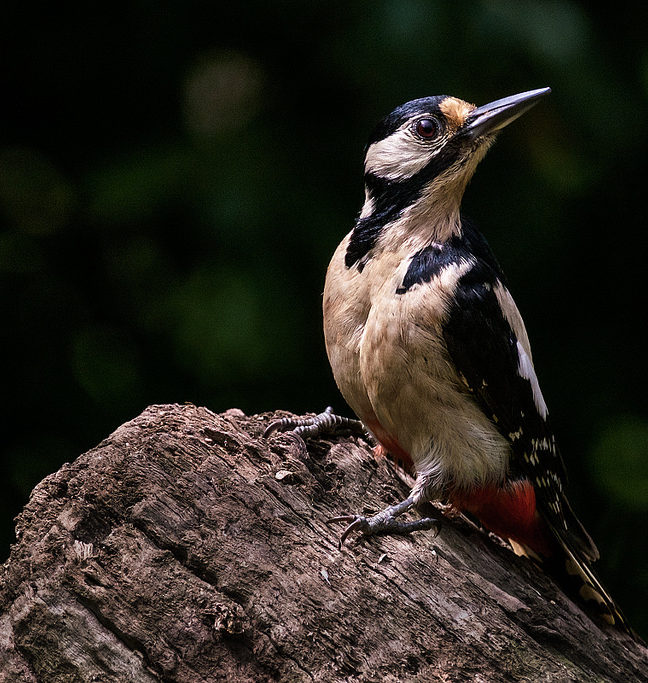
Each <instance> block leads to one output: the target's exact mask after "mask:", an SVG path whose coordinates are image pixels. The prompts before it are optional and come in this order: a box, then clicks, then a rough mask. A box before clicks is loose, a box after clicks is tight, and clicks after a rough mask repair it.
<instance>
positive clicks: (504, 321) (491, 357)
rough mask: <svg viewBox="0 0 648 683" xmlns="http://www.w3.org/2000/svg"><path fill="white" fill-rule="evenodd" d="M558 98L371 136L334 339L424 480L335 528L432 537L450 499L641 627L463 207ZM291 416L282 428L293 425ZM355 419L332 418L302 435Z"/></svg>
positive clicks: (532, 99)
mask: <svg viewBox="0 0 648 683" xmlns="http://www.w3.org/2000/svg"><path fill="white" fill-rule="evenodd" d="M550 91H551V89H550V88H540V89H536V90H530V91H527V92H522V93H519V94H516V95H512V96H510V97H504V98H503V99H498V100H496V101H493V102H491V103H489V104H486V105H484V106H479V107H477V106H475V105H473V104H470V103H469V102H466V101H464V100H462V99H459V98H457V97H453V96H447V95H440V96H431V97H423V98H419V99H415V100H412V101H409V102H407V103H405V104H403V105H401V106H399V107H397V108H396V109H394V110H393V111H392V112H391V113H390V114H389V115H388V116H386V117H385V118H384V119H383V120H382V121H381V122H380V123H379V124H378V125H377V126H376V128H375V129H374V131H373V133H372V134H371V136H370V138H369V141H368V143H367V146H366V151H365V161H364V186H365V200H364V204H363V206H362V209H361V211H360V213H359V215H358V217H357V219H356V221H355V224H354V226H353V229H352V230H351V231H350V232H349V233H348V234H347V235H346V237H345V238H344V239H343V240H342V242H341V243H340V244H339V246H338V247H337V249H336V251H335V253H334V255H333V257H332V259H331V262H330V264H329V267H328V270H327V275H326V282H325V287H324V296H323V317H324V338H325V343H326V350H327V354H328V358H329V361H330V365H331V368H332V370H333V375H334V378H335V381H336V383H337V386H338V387H339V389H340V391H341V393H342V395H343V397H344V398H345V400H346V401H347V403H348V404H349V406H350V407H351V408H352V410H353V411H354V412H355V414H356V415H357V416H358V418H359V419H360V421H361V423H362V424H363V425H364V427H365V428H366V429H367V431H368V432H369V433H370V434H371V435H372V436H373V437H374V438H375V440H376V442H377V444H378V447H377V449H378V451H380V452H388V453H390V454H391V455H392V456H393V457H394V458H396V459H397V460H398V461H399V462H401V463H402V464H403V465H404V467H405V468H406V469H408V470H410V471H412V472H413V473H414V475H415V482H414V486H413V488H412V490H411V493H410V495H409V496H408V497H407V498H406V499H405V500H403V501H402V502H400V503H398V504H396V505H392V506H390V507H388V508H386V509H385V510H382V511H381V512H379V513H377V514H376V515H373V516H371V517H367V516H364V515H356V514H350V515H344V516H340V517H336V518H334V519H333V520H331V521H337V522H346V523H348V526H347V528H346V530H345V531H344V533H343V534H342V537H341V539H340V543H343V542H344V540H345V539H346V538H347V537H348V536H349V534H351V533H352V532H361V533H363V534H366V535H371V534H377V533H409V532H411V531H416V530H420V529H426V528H428V529H429V528H432V527H433V526H434V525H435V524H436V523H437V520H435V519H434V518H423V519H415V520H411V521H403V519H402V517H401V516H402V515H403V514H404V513H405V512H407V511H409V510H410V509H412V508H414V507H416V506H418V505H420V504H421V503H423V502H426V501H443V502H447V503H450V504H451V505H452V506H453V507H454V508H455V509H457V510H459V511H460V512H462V513H464V514H465V515H468V516H469V517H471V518H473V519H476V520H478V521H479V522H480V523H481V525H482V526H483V527H485V528H486V529H488V530H489V531H492V532H494V533H495V534H497V535H498V536H500V537H502V538H505V539H508V540H509V541H510V543H511V545H512V547H513V549H514V550H515V551H516V552H517V553H518V554H524V555H527V556H530V557H532V558H534V559H536V560H542V561H545V562H550V563H553V564H554V565H555V564H556V563H558V564H560V565H561V566H562V569H563V573H564V575H565V576H568V577H572V580H574V579H575V583H576V585H577V586H578V592H579V594H580V596H581V598H583V599H584V600H586V601H591V602H593V603H594V604H595V605H596V606H597V612H598V613H600V615H601V616H602V617H603V618H604V619H605V620H606V621H607V622H608V623H611V624H614V625H616V626H617V627H619V628H620V629H621V630H625V631H626V632H629V633H632V631H631V629H630V626H629V624H628V622H627V621H626V619H625V617H624V616H623V614H622V612H621V610H620V608H619V607H618V605H617V604H616V603H615V601H614V600H613V599H612V597H611V596H610V595H609V593H608V591H607V590H606V589H605V588H604V587H603V585H602V583H601V581H600V580H599V578H598V577H597V576H596V574H595V573H594V571H593V570H592V567H591V565H592V563H594V562H595V561H596V560H597V559H598V558H599V552H598V550H597V548H596V545H595V544H594V542H593V540H592V539H591V537H590V535H589V534H588V533H587V531H586V530H585V528H584V527H583V525H582V524H581V522H580V521H579V520H578V518H577V517H576V515H575V513H574V511H573V510H572V507H571V505H570V504H569V501H568V499H567V496H566V477H567V475H566V471H565V464H564V461H563V459H562V456H561V454H560V451H559V449H558V446H557V444H556V438H555V434H554V431H553V429H552V427H551V424H550V419H549V411H548V408H547V405H546V402H545V399H544V397H543V394H542V391H541V389H540V385H539V382H538V377H537V375H536V371H535V368H534V364H533V358H532V353H531V347H530V343H529V337H528V334H527V331H526V328H525V324H524V322H523V319H522V316H521V314H520V312H519V310H518V307H517V306H516V304H515V301H514V299H513V297H512V295H511V293H510V291H509V288H508V284H507V280H506V278H505V276H504V273H503V271H502V268H501V267H500V265H499V263H498V261H497V259H496V258H495V256H494V255H493V252H492V251H491V249H490V247H489V245H488V243H487V241H486V239H485V237H484V236H483V235H482V233H481V232H480V231H479V229H478V228H477V227H476V225H475V224H474V223H473V222H472V221H471V220H468V219H467V218H465V217H464V216H463V214H462V212H461V202H462V198H463V195H464V190H465V189H466V186H467V184H468V182H469V181H470V179H471V178H472V176H473V174H474V172H475V169H476V168H477V165H478V164H479V163H480V161H481V160H482V159H483V158H484V155H485V154H486V152H487V150H488V149H489V147H490V146H491V145H492V143H493V142H494V140H495V138H496V137H497V135H498V133H499V132H500V131H501V130H502V129H503V128H504V127H506V126H508V125H509V124H510V123H512V122H513V121H514V120H516V119H517V118H518V117H520V116H521V115H522V114H524V113H525V112H527V111H528V110H529V109H530V108H531V107H533V106H534V105H536V104H537V103H538V102H539V101H540V100H541V99H542V98H544V97H546V96H547V95H548V94H549V93H550ZM280 422H283V423H285V424H282V425H279V424H278V423H275V424H273V425H271V428H269V430H268V431H271V430H272V429H276V428H281V429H285V428H287V427H288V426H289V425H288V422H289V421H287V420H284V421H280ZM341 423H345V425H346V426H348V420H347V421H345V420H344V418H340V417H338V416H335V415H334V414H333V413H332V412H331V409H330V408H329V409H327V411H325V413H323V414H320V416H319V417H318V418H316V419H315V420H310V421H309V420H306V421H304V420H302V421H301V422H300V425H298V430H297V431H299V430H301V431H302V432H304V430H306V433H307V434H308V433H314V431H315V430H317V429H318V428H319V427H326V426H329V427H330V426H332V425H340V424H341ZM292 426H293V427H294V426H295V424H294V423H293V424H292ZM343 426H344V425H343ZM308 430H311V431H310V432H309V431H308Z"/></svg>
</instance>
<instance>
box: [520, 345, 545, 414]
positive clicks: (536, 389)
mask: <svg viewBox="0 0 648 683" xmlns="http://www.w3.org/2000/svg"><path fill="white" fill-rule="evenodd" d="M517 353H518V372H519V373H520V376H521V377H524V378H525V379H528V380H529V382H530V383H531V391H532V392H533V402H534V403H535V407H536V408H537V410H538V413H539V414H540V417H542V419H543V420H546V419H547V414H548V410H547V404H546V403H545V400H544V397H543V396H542V392H541V391H540V384H539V383H538V378H537V377H536V373H535V370H534V369H533V363H532V362H531V359H530V358H529V356H528V354H527V352H526V351H525V350H524V347H523V346H522V344H521V343H520V342H519V341H518V343H517Z"/></svg>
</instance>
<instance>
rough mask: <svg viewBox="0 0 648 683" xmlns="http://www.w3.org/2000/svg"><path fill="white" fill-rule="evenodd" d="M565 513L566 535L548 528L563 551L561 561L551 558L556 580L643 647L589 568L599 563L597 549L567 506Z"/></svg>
mask: <svg viewBox="0 0 648 683" xmlns="http://www.w3.org/2000/svg"><path fill="white" fill-rule="evenodd" d="M565 512H567V514H568V516H569V517H571V518H572V519H570V523H569V525H568V526H569V529H570V530H569V531H566V530H565V529H557V528H555V527H554V526H553V525H551V524H549V526H550V527H551V530H552V531H553V534H554V537H555V539H556V541H557V542H558V545H559V546H560V549H561V550H562V551H563V557H562V559H560V560H559V559H558V558H554V562H552V564H554V567H555V572H556V573H557V574H559V576H558V578H562V579H563V581H564V583H565V584H566V586H565V587H566V589H567V590H568V591H570V592H573V593H576V594H577V595H578V596H579V597H580V598H581V600H583V601H584V602H586V603H587V604H588V605H589V606H590V607H591V608H592V610H593V611H594V612H595V613H596V614H598V615H599V616H600V617H601V618H602V619H603V620H604V621H605V622H606V623H608V624H610V625H612V626H614V627H615V628H618V629H619V630H620V631H623V632H625V633H627V634H628V635H630V636H631V637H632V638H633V639H634V640H636V641H638V642H640V643H643V640H642V639H641V638H640V637H639V636H638V635H637V634H636V633H635V631H634V630H633V629H632V627H631V626H630V624H629V623H628V620H627V619H626V618H625V616H624V615H623V612H622V611H621V608H620V607H619V606H618V605H617V603H616V602H615V601H614V600H613V598H612V596H611V595H610V594H609V593H608V591H607V590H606V588H605V587H604V586H603V584H602V583H601V580H600V579H599V578H598V576H597V575H596V573H595V572H594V570H593V569H592V567H591V563H592V562H594V561H595V560H597V559H598V550H597V549H596V546H595V545H594V543H593V541H592V540H591V538H590V537H589V535H588V534H587V532H586V531H585V530H584V529H583V526H582V524H581V523H580V522H579V521H578V519H577V518H576V516H575V515H574V513H573V511H572V510H571V508H570V507H569V506H568V504H567V510H565ZM579 528H580V529H582V530H583V534H584V536H582V535H581V534H579V533H574V530H575V529H579ZM559 562H560V563H562V566H559Z"/></svg>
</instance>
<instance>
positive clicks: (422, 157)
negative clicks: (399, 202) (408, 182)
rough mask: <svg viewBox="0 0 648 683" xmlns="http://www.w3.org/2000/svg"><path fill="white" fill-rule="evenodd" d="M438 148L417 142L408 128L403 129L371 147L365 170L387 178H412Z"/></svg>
mask: <svg viewBox="0 0 648 683" xmlns="http://www.w3.org/2000/svg"><path fill="white" fill-rule="evenodd" d="M438 149H439V148H438V147H431V146H428V145H427V144H426V143H420V142H417V141H416V140H415V139H414V138H413V137H412V135H411V133H410V132H409V131H408V130H407V129H402V130H399V131H397V132H396V133H394V134H393V135H390V136H389V137H388V138H385V139H384V140H379V141H378V142H374V143H373V144H372V145H371V146H370V147H369V149H368V150H367V156H366V157H365V172H366V173H372V174H373V175H376V176H378V177H379V178H385V179H386V180H402V179H406V178H411V177H412V176H413V175H416V174H417V173H418V172H419V171H421V170H422V169H423V168H425V166H427V164H428V163H429V162H430V160H431V159H432V157H434V155H435V153H436V152H437V150H438Z"/></svg>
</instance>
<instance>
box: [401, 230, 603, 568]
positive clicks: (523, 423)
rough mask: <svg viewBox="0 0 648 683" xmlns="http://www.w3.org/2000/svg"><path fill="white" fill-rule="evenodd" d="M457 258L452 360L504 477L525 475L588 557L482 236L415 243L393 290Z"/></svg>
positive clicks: (521, 342)
mask: <svg viewBox="0 0 648 683" xmlns="http://www.w3.org/2000/svg"><path fill="white" fill-rule="evenodd" d="M460 262H464V263H469V264H471V267H470V268H469V270H467V271H466V272H465V274H464V275H463V276H462V277H461V278H460V279H459V281H458V283H457V287H456V290H455V293H454V297H453V299H452V301H451V303H450V308H449V310H448V315H447V319H446V321H445V323H444V327H443V336H444V341H445V343H446V346H447V349H448V353H449V354H450V357H451V360H452V361H453V363H454V365H455V367H456V368H457V370H458V371H459V372H460V373H461V375H462V376H463V378H464V380H465V382H466V384H467V385H468V387H469V389H470V391H471V393H472V394H473V396H474V397H475V400H476V401H477V403H478V404H479V406H480V408H481V409H482V411H483V412H484V413H485V414H486V415H487V416H488V418H489V419H490V420H492V422H493V424H494V425H495V427H496V428H497V429H498V431H499V432H500V433H501V434H502V435H503V436H504V437H505V438H506V439H507V440H508V442H509V443H510V445H511V452H512V459H511V466H510V471H509V473H508V475H509V477H510V478H512V479H528V480H529V481H530V482H531V483H532V485H533V487H534V489H535V493H536V500H537V505H538V510H539V512H540V513H541V514H542V515H543V517H544V518H545V519H546V521H547V523H548V524H549V525H550V526H551V527H552V528H553V529H554V532H555V533H556V534H558V535H559V536H560V537H561V538H562V540H564V541H568V542H569V543H570V544H573V546H574V547H575V548H576V549H577V550H578V551H579V552H580V553H582V555H583V556H584V557H586V558H588V559H590V560H594V559H596V558H597V557H598V552H597V550H596V547H595V545H594V543H593V542H592V540H591V538H590V537H589V535H588V534H587V532H586V531H585V529H584V528H583V527H582V525H581V524H580V522H579V521H578V520H577V518H576V517H575V516H574V514H573V512H572V511H571V508H570V507H569V504H568V502H567V500H566V498H565V496H564V486H565V483H566V473H565V469H564V465H563V461H562V458H561V456H560V453H559V452H558V449H557V447H556V442H555V437H554V434H553V430H552V428H551V425H550V423H549V417H548V414H547V409H546V406H545V403H544V399H543V397H542V393H541V391H540V387H539V385H538V380H537V377H536V374H535V370H534V368H533V362H532V360H531V352H530V349H529V346H528V339H527V336H526V331H525V329H524V323H523V322H522V318H521V316H520V313H519V312H518V310H517V307H516V306H515V303H514V302H513V299H512V297H511V295H510V294H509V292H508V290H507V289H506V286H505V284H504V277H503V275H502V272H501V269H500V267H499V265H498V264H497V261H496V260H495V258H494V256H493V255H492V252H491V251H490V248H489V247H488V244H487V243H486V241H485V240H484V238H483V237H482V236H481V235H480V233H478V232H477V231H476V230H474V229H472V228H471V227H470V226H469V225H466V224H464V231H463V235H462V236H461V237H455V238H453V239H452V240H451V241H450V242H449V243H446V244H444V245H432V246H430V247H428V248H426V249H424V250H422V251H421V252H419V253H418V254H417V255H416V256H415V257H414V258H413V259H412V261H411V263H410V266H409V269H408V271H407V274H406V276H405V278H404V281H403V284H402V287H401V288H400V290H399V293H400V292H401V291H402V292H404V291H406V290H407V289H409V287H411V286H413V285H414V284H416V283H418V282H423V281H428V280H430V279H431V278H432V277H434V276H435V275H436V274H438V272H439V271H440V270H442V269H443V268H444V267H447V266H449V265H450V264H451V263H460Z"/></svg>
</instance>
